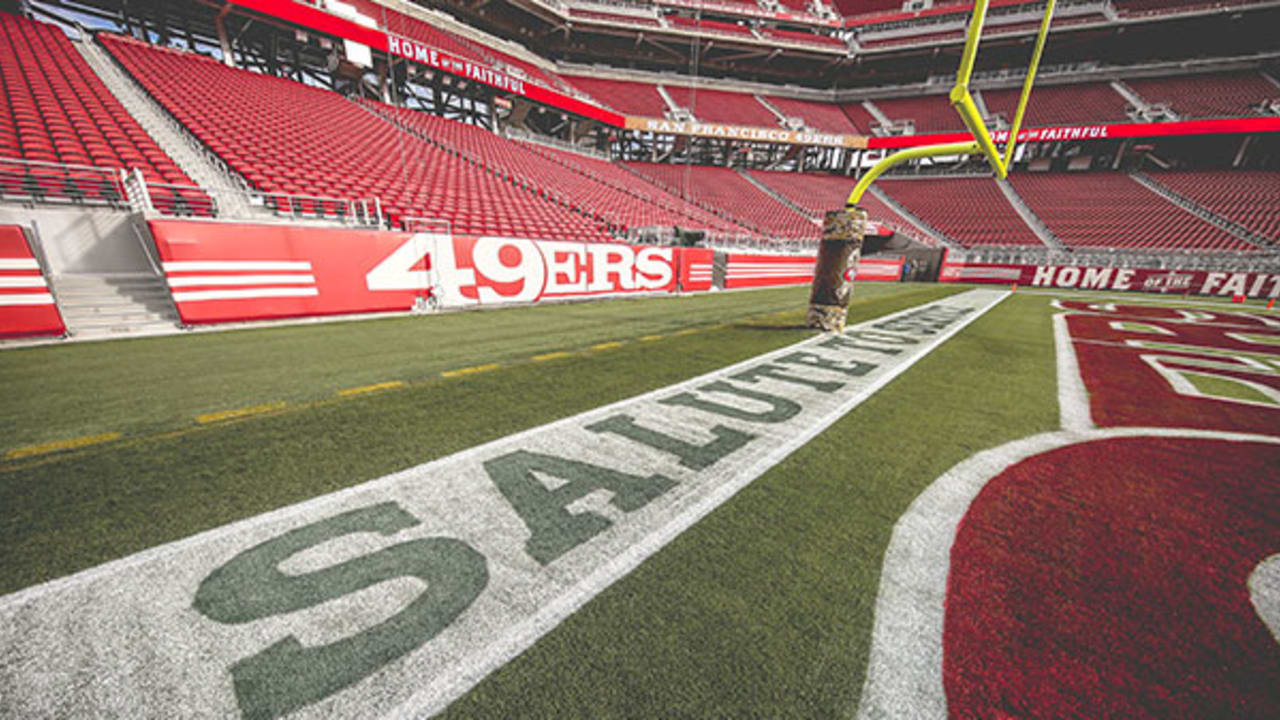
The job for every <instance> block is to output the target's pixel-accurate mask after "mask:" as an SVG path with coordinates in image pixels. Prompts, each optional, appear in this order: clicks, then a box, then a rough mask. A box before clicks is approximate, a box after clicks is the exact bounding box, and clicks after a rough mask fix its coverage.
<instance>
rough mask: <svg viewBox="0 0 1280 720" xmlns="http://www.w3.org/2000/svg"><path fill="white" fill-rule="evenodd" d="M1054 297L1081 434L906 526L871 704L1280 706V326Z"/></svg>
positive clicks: (1144, 711)
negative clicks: (1199, 380)
mask: <svg viewBox="0 0 1280 720" xmlns="http://www.w3.org/2000/svg"><path fill="white" fill-rule="evenodd" d="M1055 304H1056V305H1057V306H1058V307H1059V308H1061V309H1062V310H1064V311H1067V314H1065V315H1062V316H1059V317H1058V318H1057V319H1056V323H1055V328H1056V331H1057V332H1058V333H1059V336H1058V342H1057V347H1058V351H1059V354H1058V363H1059V372H1058V377H1059V404H1060V405H1061V406H1062V408H1063V411H1062V416H1063V418H1064V422H1065V423H1066V424H1067V425H1068V427H1067V429H1066V430H1064V431H1062V432H1057V433H1049V434H1045V435H1039V436H1035V437H1031V438H1027V439H1025V440H1020V441H1017V442H1014V443H1010V444H1007V445H1004V446H1001V447H998V448H994V449H991V450H987V451H984V452H982V453H979V454H978V455H976V456H974V457H972V458H970V459H968V460H966V461H964V462H963V463H960V464H959V465H957V466H956V467H955V468H952V469H951V470H949V471H948V472H947V473H946V474H944V475H943V476H942V477H940V478H939V479H938V480H936V481H935V482H934V483H933V484H932V485H931V486H930V487H929V488H928V489H927V490H926V491H925V492H924V493H923V494H922V495H921V496H920V497H918V498H917V499H916V501H915V502H913V503H912V505H911V508H910V509H909V510H908V512H907V513H906V514H905V515H904V516H903V517H902V518H901V519H900V520H899V521H898V523H897V525H896V526H895V528H894V532H893V538H892V540H891V542H890V545H889V548H888V550H887V551H886V554H885V567H884V572H883V575H882V578H881V583H880V591H879V596H878V598H877V604H876V620H875V629H874V631H873V643H872V652H871V657H870V660H869V663H868V672H867V678H866V683H865V686H864V689H863V695H862V702H861V705H860V707H859V717H861V718H879V717H906V716H909V717H921V718H926V717H927V718H943V717H958V718H1067V717H1081V718H1083V717H1141V718H1146V717H1150V718H1205V717H1233V718H1237V717H1238V718H1264V717H1268V718H1269V717H1273V716H1274V715H1275V711H1276V708H1278V707H1280V629H1278V628H1280V580H1277V578H1280V390H1278V389H1277V387H1278V384H1277V382H1276V380H1277V376H1280V327H1277V323H1275V321H1273V320H1271V319H1269V318H1266V317H1261V316H1257V315H1251V314H1248V313H1239V312H1213V313H1210V312H1204V311H1200V310H1187V309H1179V308H1176V307H1161V308H1148V307H1126V306H1123V305H1117V304H1115V303H1099V304H1089V303H1077V302H1063V301H1058V302H1056V303H1055ZM1192 376H1197V377H1201V378H1209V379H1211V380H1213V381H1214V383H1213V384H1210V385H1208V386H1207V387H1209V388H1212V390H1206V389H1204V387H1202V386H1200V385H1197V384H1196V383H1195V382H1193V381H1192V380H1191V379H1189V378H1191V377H1192ZM1233 388H1244V389H1246V390H1248V391H1249V392H1252V393H1253V394H1252V395H1251V394H1249V393H1248V392H1243V391H1241V390H1238V389H1233ZM1094 422H1096V423H1097V424H1098V425H1099V426H1109V427H1097V428H1095V427H1094V425H1093V423H1094ZM1126 426H1127V427H1126Z"/></svg>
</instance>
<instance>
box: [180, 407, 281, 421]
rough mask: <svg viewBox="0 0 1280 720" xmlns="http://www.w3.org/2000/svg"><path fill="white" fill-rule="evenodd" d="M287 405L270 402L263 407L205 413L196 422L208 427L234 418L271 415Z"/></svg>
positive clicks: (198, 416) (197, 417)
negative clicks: (270, 413)
mask: <svg viewBox="0 0 1280 720" xmlns="http://www.w3.org/2000/svg"><path fill="white" fill-rule="evenodd" d="M285 404H286V403H284V402H269V403H262V404H261V405H251V406H249V407H242V408H236V409H234V410H222V411H220V412H211V413H204V414H203V415H197V416H196V422H198V423H200V424H201V425H208V424H209V423H216V422H220V421H222V420H231V419H233V418H242V417H248V416H250V415H261V414H262V413H269V412H273V411H275V410H280V409H283V408H284V406H285Z"/></svg>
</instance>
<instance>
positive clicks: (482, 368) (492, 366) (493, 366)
mask: <svg viewBox="0 0 1280 720" xmlns="http://www.w3.org/2000/svg"><path fill="white" fill-rule="evenodd" d="M500 367H502V366H501V365H499V364H498V363H489V364H488V365H476V366H475V367H469V368H462V369H461V370H448V371H445V372H442V373H440V376H441V377H447V378H451V377H459V376H461V375H474V374H476V373H482V372H488V371H490V370H497V369H498V368H500Z"/></svg>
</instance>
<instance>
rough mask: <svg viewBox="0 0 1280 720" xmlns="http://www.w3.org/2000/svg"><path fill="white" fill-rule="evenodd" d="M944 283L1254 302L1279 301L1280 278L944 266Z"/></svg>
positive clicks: (1251, 274)
mask: <svg viewBox="0 0 1280 720" xmlns="http://www.w3.org/2000/svg"><path fill="white" fill-rule="evenodd" d="M938 279H939V280H940V281H942V282H968V283H980V284H995V285H1001V284H1003V285H1008V284H1011V283H1018V284H1020V285H1027V286H1030V287H1049V288H1061V289H1064V290H1113V291H1131V292H1155V293H1177V294H1179V295H1181V294H1183V293H1190V294H1192V295H1217V296H1222V297H1232V296H1236V295H1244V296H1246V297H1252V298H1274V297H1280V274H1271V273H1257V272H1214V271H1211V270H1152V269H1148V268H1099V267H1082V266H1077V265H1062V266H1058V265H997V264H992V263H955V262H945V263H943V265H942V271H941V273H940V275H939V277H938Z"/></svg>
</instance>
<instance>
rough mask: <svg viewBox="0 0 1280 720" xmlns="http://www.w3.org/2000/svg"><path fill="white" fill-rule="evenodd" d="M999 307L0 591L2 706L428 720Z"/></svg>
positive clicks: (645, 401)
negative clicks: (50, 579) (417, 719)
mask: <svg viewBox="0 0 1280 720" xmlns="http://www.w3.org/2000/svg"><path fill="white" fill-rule="evenodd" d="M1006 296H1007V293H1003V292H995V291H991V290H973V291H969V292H966V293H962V294H957V295H953V296H951V297H948V298H945V299H943V300H939V301H936V302H932V303H929V304H926V305H922V306H919V307H915V308H910V309H908V310H905V311H902V312H899V313H895V314H893V315H890V316H886V317H883V318H879V319H876V320H872V321H869V322H866V323H862V324H860V325H857V326H855V327H852V328H849V329H848V330H847V331H846V332H845V333H843V334H838V335H836V334H832V335H822V336H816V337H812V338H810V339H807V340H804V341H802V342H800V343H798V344H795V345H792V346H789V347H786V348H782V349H780V350H777V351H774V352H771V353H767V354H765V355H762V356H759V357H756V358H753V359H751V360H748V361H745V362H742V363H739V364H736V365H733V366H731V367H727V368H724V369H721V370H718V371H716V372H713V373H709V374H707V375H703V376H701V377H697V378H693V379H691V380H688V381H686V382H682V383H679V384H677V385H674V386H671V387H667V388H663V389H661V390H658V391H655V392H652V393H647V394H645V395H641V396H638V397H635V398H631V399H629V400H625V401H622V402H620V403H615V404H613V405H610V406H606V407H601V408H597V409H595V410H592V411H589V412H586V413H583V414H580V415H577V416H574V417H570V418H566V419H564V420H561V421H558V422H555V423H552V424H549V425H545V426H542V427H538V428H534V429H531V430H528V431H525V432H522V433H519V434H516V435H513V436H510V437H506V438H502V439H500V440H497V441H495V442H492V443H488V444H486V445H483V446H480V447H476V448H473V449H471V450H468V451H464V452H462V453H458V454H455V455H452V456H449V457H446V458H443V459H440V460H437V461H435V462H432V463H428V464H426V465H422V466H419V467H415V468H411V469H409V470H406V471H404V472H400V473H397V474H394V475H391V476H387V477H384V478H380V479H377V480H373V481H371V482H368V483H365V484H363V485H359V486H356V487H353V488H351V489H348V490H345V491H342V492H339V493H335V494H332V495H329V496H325V497H322V498H317V499H315V500H311V501H308V502H306V503H303V504H300V505H297V506H293V507H290V508H285V509H283V510H280V511H277V512H273V513H270V514H268V515H264V516H261V517H258V518H253V519H250V520H246V521H243V522H240V523H236V524H233V525H230V526H226V527H223V528H219V529H217V530H213V531H210V532H207V533H204V534H201V535H198V536H195V537H192V538H189V539H187V540H184V541H180V542H177V543H173V544H170V545H166V546H163V547H160V548H156V549H153V550H150V551H147V552H144V553H141V554H138V555H135V556H132V557H129V558H125V559H123V560H120V561H117V562H114V563H109V564H107V565H104V566H100V567H98V568H95V569H92V570H88V571H85V572H83V573H79V574H77V575H73V576H71V577H69V578H64V579H62V580H57V581H54V582H51V583H47V584H45V585H41V586H38V587H35V588H31V589H28V590H25V591H22V592H19V593H15V594H13V595H9V596H7V597H4V598H0V699H2V700H0V702H3V703H4V706H3V707H4V710H5V713H6V714H11V715H14V716H18V717H66V716H119V717H134V716H139V715H150V716H162V717H174V716H192V715H195V716H201V717H209V716H214V717H253V718H276V717H282V716H284V715H289V717H317V718H320V717H337V716H341V717H403V716H420V715H428V714H430V713H433V712H435V711H438V710H440V709H442V708H444V707H445V706H447V705H448V704H449V703H450V702H452V700H453V699H455V698H457V697H458V696H459V695H460V694H462V693H463V692H465V691H466V690H468V689H469V688H471V687H472V686H474V685H475V683H477V682H479V681H480V680H481V679H482V678H483V677H484V676H485V675H487V674H488V673H490V672H492V671H493V670H494V669H496V668H498V667H500V666H501V665H502V664H504V663H505V662H507V661H508V660H510V659H511V658H513V657H515V656H516V655H518V654H519V653H520V652H522V651H523V650H524V649H526V648H527V647H529V646H530V645H531V644H532V643H533V642H535V641H536V640H537V638H538V637H540V636H541V635H543V634H544V633H546V632H547V631H549V630H550V629H551V628H553V627H555V626H556V625H557V624H558V623H560V622H561V621H562V620H564V619H565V618H566V617H568V615H569V614H571V613H572V612H574V610H576V609H577V608H578V607H580V606H581V605H582V604H584V603H585V602H587V601H588V600H589V599H590V598H591V597H593V596H595V595H596V594H598V593H599V592H601V591H602V590H603V589H604V588H606V587H608V586H609V585H610V584H611V583H613V582H614V581H616V580H617V579H618V578H620V577H622V576H624V575H626V574H627V573H628V572H630V571H631V570H632V569H634V568H635V567H636V566H637V565H639V564H640V563H641V562H642V561H643V560H644V559H645V558H646V557H648V556H650V555H651V554H653V553H654V552H656V551H657V550H658V549H660V548H661V547H663V546H664V545H665V544H666V543H668V542H670V541H671V540H672V539H674V538H675V537H676V536H678V535H679V534H680V533H681V532H683V531H684V530H685V529H687V528H688V527H689V526H691V525H692V524H693V523H695V522H697V521H698V520H699V519H701V518H702V517H704V516H705V515H706V514H707V513H709V512H711V511H712V510H713V509H714V508H716V507H717V506H719V505H720V504H722V503H724V502H725V501H726V500H728V499H729V498H730V497H732V496H733V495H734V494H735V493H736V492H738V491H739V490H740V489H742V488H743V487H745V486H746V485H747V484H749V483H751V482H752V481H753V480H754V479H755V478H757V477H759V476H760V475H761V474H762V473H763V472H765V471H766V470H767V469H769V468H770V467H772V466H774V465H775V464H776V463H777V462H779V461H780V460H781V459H783V458H784V457H786V456H787V455H788V454H790V453H791V452H793V451H794V450H795V449H796V448H798V447H800V446H802V445H804V444H805V443H807V442H808V441H809V440H811V439H812V438H813V437H814V436H815V435H816V434H817V433H819V432H821V431H822V430H823V429H825V428H827V427H829V426H830V425H831V423H833V422H835V421H836V420H838V419H839V418H840V417H842V416H844V415H845V414H846V413H847V412H848V411H849V410H851V409H852V408H854V407H856V406H857V405H859V404H860V403H862V402H864V401H865V400H866V399H867V398H869V397H871V396H872V395H873V394H874V393H876V392H877V391H879V390H880V389H881V388H883V387H884V386H885V385H886V384H887V383H889V382H890V381H892V380H893V379H894V378H896V377H898V376H899V375H901V374H902V373H903V372H905V371H906V370H907V369H908V368H910V367H911V366H912V365H914V363H916V362H918V361H919V360H920V359H921V358H923V357H925V356H927V355H928V354H929V353H930V352H932V351H933V350H934V349H936V348H937V347H939V346H940V345H941V344H942V343H944V342H946V341H947V340H948V339H949V338H951V337H953V336H954V335H955V334H956V333H958V332H960V331H961V330H962V329H963V328H965V327H966V326H967V325H968V324H969V323H971V322H972V321H973V320H975V319H976V318H978V317H980V316H981V315H982V314H983V313H984V312H986V311H987V310H989V309H990V308H991V307H993V306H994V305H995V304H997V303H998V302H1000V301H1001V300H1003V299H1004V298H1005V297H1006Z"/></svg>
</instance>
